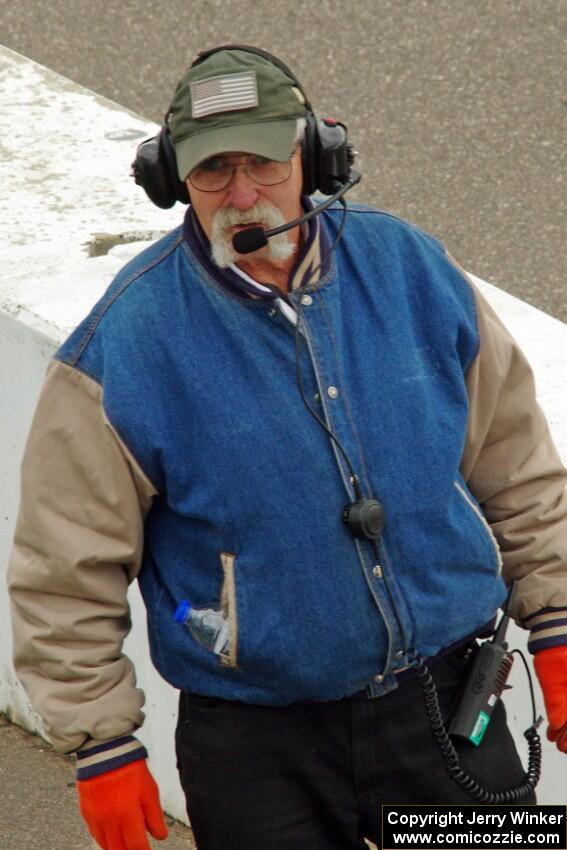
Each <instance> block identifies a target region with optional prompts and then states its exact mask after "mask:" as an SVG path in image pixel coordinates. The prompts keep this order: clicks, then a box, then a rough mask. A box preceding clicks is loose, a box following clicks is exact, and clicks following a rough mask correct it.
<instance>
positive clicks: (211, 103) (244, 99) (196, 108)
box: [191, 71, 258, 118]
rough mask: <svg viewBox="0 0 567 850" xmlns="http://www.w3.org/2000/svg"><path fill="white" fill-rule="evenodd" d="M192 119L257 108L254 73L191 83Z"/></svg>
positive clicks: (242, 73) (227, 75)
mask: <svg viewBox="0 0 567 850" xmlns="http://www.w3.org/2000/svg"><path fill="white" fill-rule="evenodd" d="M191 102H192V106H193V118H204V117H205V116H206V115H214V114H215V113H217V112H233V111H235V110H238V109H253V107H255V106H258V87H257V85H256V72H255V71H243V72H241V73H239V74H223V75H222V76H220V77H208V78H207V79H206V80H197V81H196V82H194V83H191Z"/></svg>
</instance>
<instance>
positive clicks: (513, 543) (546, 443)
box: [462, 281, 567, 643]
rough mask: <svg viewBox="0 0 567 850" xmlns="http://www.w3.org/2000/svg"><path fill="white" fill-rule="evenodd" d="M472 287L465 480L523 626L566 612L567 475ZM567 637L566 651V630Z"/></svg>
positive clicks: (522, 371) (526, 384)
mask: <svg viewBox="0 0 567 850" xmlns="http://www.w3.org/2000/svg"><path fill="white" fill-rule="evenodd" d="M469 282H470V284H471V286H472V288H473V291H474V296H475V299H476V306H477V315H478V327H479V333H480V350H479V353H478V356H477V357H476V359H475V361H474V363H473V364H472V366H471V368H470V370H469V372H468V375H467V386H468V394H469V401H470V411H469V423H468V434H467V439H466V445H465V450H464V455H463V461H462V474H463V476H464V478H465V480H466V481H467V483H468V486H469V487H470V489H471V492H472V493H474V495H475V497H476V499H477V500H478V501H479V503H480V504H481V506H482V508H483V510H484V513H485V516H486V518H487V520H488V522H489V523H490V525H491V527H492V530H493V532H494V535H495V537H496V539H497V541H498V544H499V546H500V549H501V552H502V560H503V573H504V578H505V579H506V581H507V582H508V583H510V582H511V581H512V580H514V579H517V580H518V594H517V604H516V610H515V612H514V614H515V617H516V620H517V621H518V622H519V623H521V622H522V621H523V620H524V619H525V618H527V617H530V616H532V615H533V614H534V613H537V612H539V611H541V610H542V609H547V608H555V609H562V608H567V490H566V484H567V472H566V470H565V468H564V466H563V464H562V463H561V460H560V458H559V455H558V452H557V450H556V448H555V446H554V443H553V440H552V438H551V435H550V432H549V427H548V424H547V421H546V419H545V416H544V414H543V412H542V410H541V408H540V406H539V405H538V403H537V401H536V394H535V388H534V380H533V375H532V371H531V369H530V367H529V365H528V363H527V361H526V359H525V357H524V355H523V354H522V352H521V350H520V349H519V347H518V345H517V343H516V342H515V340H514V339H513V337H512V336H511V335H510V333H509V332H508V331H507V329H506V328H505V327H504V325H503V324H502V322H501V321H500V319H499V318H498V316H497V315H496V313H495V312H494V310H493V309H492V308H491V307H490V305H489V304H488V303H487V301H486V300H485V299H484V298H483V296H482V295H481V293H480V292H479V291H478V288H477V287H476V286H475V285H474V283H473V282H472V281H469ZM530 627H533V624H532V623H530ZM564 637H565V642H566V643H567V627H565V628H564Z"/></svg>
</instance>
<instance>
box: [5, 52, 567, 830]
mask: <svg viewBox="0 0 567 850" xmlns="http://www.w3.org/2000/svg"><path fill="white" fill-rule="evenodd" d="M0 81H1V85H0V116H1V121H2V125H3V132H2V142H1V144H0V187H1V190H0V191H1V192H2V209H3V212H4V219H3V221H2V223H1V224H0V252H1V253H0V256H1V257H2V263H1V267H0V400H1V402H0V403H1V410H2V413H1V416H0V453H1V454H0V456H1V463H0V483H1V486H0V529H1V533H0V711H4V712H7V713H8V714H9V715H10V716H11V717H12V719H13V720H14V721H15V722H17V723H20V724H21V725H22V726H24V727H26V728H29V729H32V730H34V731H39V732H41V722H40V720H39V718H37V717H36V716H35V715H34V713H33V711H32V710H31V708H30V706H29V703H28V700H27V698H26V696H25V694H24V692H23V689H22V688H21V686H20V685H19V683H18V682H17V680H16V678H15V676H14V673H13V669H12V665H11V638H10V629H9V612H8V600H7V595H6V590H5V581H4V571H5V568H6V563H7V560H8V556H9V552H10V547H11V540H12V535H13V528H14V521H15V517H16V511H17V504H18V489H19V483H18V482H19V466H20V460H21V456H22V451H23V447H24V443H25V439H26V436H27V432H28V428H29V424H30V419H31V415H32V413H33V410H34V407H35V403H36V399H37V396H38V393H39V389H40V386H41V384H42V381H43V376H44V373H45V369H46V367H47V363H48V361H49V359H50V357H51V355H52V354H53V352H54V351H55V349H56V348H57V347H58V345H59V344H60V343H61V342H62V341H63V340H64V339H65V338H66V336H67V335H68V333H69V332H70V331H71V330H72V329H73V328H74V327H75V325H76V324H77V322H78V321H79V320H80V319H81V318H82V317H83V316H84V315H85V313H87V312H88V310H89V309H90V307H91V306H92V304H93V303H94V302H95V301H96V300H97V299H98V297H99V296H100V295H101V294H102V293H103V292H104V290H105V289H106V287H107V286H108V284H109V282H110V280H111V278H112V276H113V275H114V274H115V273H116V272H117V271H118V269H119V268H120V266H122V265H123V264H124V263H125V262H126V261H127V260H128V259H129V258H130V257H131V256H133V255H134V254H135V253H137V252H138V251H139V250H140V249H141V248H142V247H143V244H144V243H147V242H148V241H152V240H153V239H154V238H156V237H157V236H158V235H160V234H161V233H162V232H165V231H167V230H169V229H170V228H171V227H173V226H176V225H177V224H178V223H179V221H180V218H181V211H180V209H179V208H174V209H173V210H171V211H167V212H164V211H162V210H158V209H157V208H155V207H153V206H152V205H151V204H150V203H149V201H148V200H147V199H146V198H145V195H144V193H143V192H142V191H141V190H140V189H139V188H137V187H136V186H135V185H134V183H133V181H131V180H130V179H129V178H128V173H129V170H130V162H131V160H132V157H133V152H134V149H135V145H136V144H137V142H138V141H140V140H141V139H142V138H144V137H145V136H147V135H149V134H151V133H153V132H154V131H155V127H154V126H153V125H151V124H148V123H147V122H145V121H144V120H143V119H141V118H140V117H139V116H137V115H134V114H132V113H131V112H128V111H127V110H125V109H123V108H121V107H119V106H118V105H116V104H114V103H112V102H110V101H108V100H105V99H104V98H102V97H99V96H97V95H95V94H93V93H92V92H89V91H87V90H86V89H83V88H81V87H80V86H77V85H75V84H74V83H72V82H70V81H69V80H67V79H65V78H63V77H60V76H59V75H57V74H55V73H53V72H52V71H50V70H48V69H46V68H43V67H41V66H39V65H37V64H35V63H34V62H31V61H29V60H28V59H26V58H24V57H22V56H19V55H17V54H15V53H13V52H12V51H9V50H7V49H5V48H1V47H0ZM479 285H480V286H481V288H482V289H483V290H484V291H485V294H486V295H487V297H488V299H489V300H490V301H491V302H492V304H493V305H494V307H495V308H496V309H497V311H498V312H499V314H500V315H501V316H502V318H503V320H504V321H505V322H506V324H507V325H508V326H509V328H510V330H511V331H512V332H513V333H514V335H515V336H516V337H517V339H518V340H519V341H520V343H521V344H522V346H523V348H524V350H525V351H526V353H527V355H528V357H529V359H530V360H531V362H532V365H533V367H534V370H535V372H536V378H537V380H538V387H539V395H540V401H541V404H542V406H543V407H544V409H545V410H546V413H547V415H548V418H549V421H550V425H551V428H552V431H553V433H554V436H555V439H556V442H557V444H558V446H559V449H560V451H561V453H562V456H563V457H564V458H567V426H566V425H565V423H566V422H567V415H566V414H567V400H566V393H565V376H566V375H567V326H566V325H564V324H563V323H561V322H559V321H557V320H555V319H553V318H551V317H550V316H547V315H545V314H543V313H541V312H540V311H538V310H536V309H534V308H533V307H529V306H528V305H526V304H524V303H522V302H520V301H518V299H516V298H513V297H512V296H510V295H507V294H506V293H504V292H502V291H501V290H499V289H497V288H496V287H493V286H491V285H490V284H488V283H486V282H484V281H479ZM130 601H131V606H132V615H133V629H132V632H131V634H130V636H129V638H128V640H127V643H126V647H125V650H126V652H127V654H128V655H130V657H131V658H132V660H133V661H134V663H135V665H136V669H137V672H138V680H139V683H140V685H141V687H142V688H143V689H144V691H145V693H146V700H147V702H146V714H147V721H146V724H145V725H144V727H143V729H142V730H141V732H140V737H141V738H142V739H143V740H144V742H145V743H146V745H147V747H148V749H149V752H150V753H151V765H152V770H153V771H154V773H155V775H156V778H157V779H158V782H159V784H160V788H161V792H162V799H163V802H164V806H165V808H166V809H167V811H168V812H170V814H172V815H173V816H174V817H177V818H179V819H181V820H186V815H185V806H184V801H183V799H182V795H181V791H180V788H179V784H178V781H177V776H176V771H175V761H174V753H173V730H174V723H175V716H176V708H177V696H176V693H175V692H174V691H173V689H171V688H170V687H169V686H168V685H167V684H166V683H165V682H163V681H162V680H161V679H160V677H159V676H158V675H157V673H156V672H155V671H154V670H153V668H152V666H151V664H150V661H149V653H148V648H147V639H146V634H145V617H144V611H143V605H142V602H141V599H140V596H139V593H138V591H137V588H136V587H133V588H132V590H131V599H130ZM514 642H515V643H517V644H518V645H525V636H524V634H523V633H522V632H521V631H520V630H519V629H515V627H514ZM512 682H513V684H514V688H513V690H512V692H511V693H510V695H509V696H508V697H507V698H506V704H507V706H508V711H509V715H510V717H511V722H512V727H513V730H514V734H515V736H516V737H517V740H518V745H519V748H520V752H521V753H522V754H525V742H524V739H523V737H522V735H521V732H522V731H523V729H525V728H526V727H527V726H528V725H529V723H530V717H531V715H530V705H529V696H528V688H527V684H526V680H525V675H524V674H523V672H522V670H521V665H520V664H516V665H515V668H514V671H513V674H512ZM538 694H539V692H538ZM539 707H540V711H541V707H542V702H541V697H539ZM544 749H545V762H544V777H543V779H542V783H541V785H540V792H539V797H540V801H541V802H546V803H560V802H564V796H565V795H564V790H563V788H562V786H561V783H560V781H559V779H560V776H563V777H565V770H566V767H567V761H565V760H564V759H565V757H563V759H562V757H561V756H560V755H559V754H557V753H556V751H555V750H554V749H553V748H552V747H551V746H550V745H548V744H545V745H544Z"/></svg>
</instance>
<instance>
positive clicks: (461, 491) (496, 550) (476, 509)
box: [454, 481, 502, 574]
mask: <svg viewBox="0 0 567 850" xmlns="http://www.w3.org/2000/svg"><path fill="white" fill-rule="evenodd" d="M454 484H455V488H456V490H457V492H458V493H459V495H460V496H461V498H463V499H464V501H465V502H466V503H467V505H468V506H469V508H470V509H471V510H472V511H473V513H474V514H476V516H477V517H478V519H479V521H480V522H481V523H482V525H483V527H484V530H485V531H486V533H487V534H488V537H489V539H490V542H491V544H492V546H493V548H494V553H495V555H496V562H497V564H498V574H501V573H502V553H501V552H500V547H499V545H498V541H497V540H496V537H495V536H494V532H493V530H492V529H491V527H490V525H489V523H488V521H487V519H486V517H485V515H484V514H483V512H482V510H481V509H480V506H479V505H478V504H477V503H476V502H475V500H474V499H473V497H472V496H471V495H470V494H469V493H468V492H467V490H466V489H465V488H464V487H463V486H462V485H461V484H459V482H458V481H455V482H454Z"/></svg>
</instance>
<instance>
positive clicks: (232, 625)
mask: <svg viewBox="0 0 567 850" xmlns="http://www.w3.org/2000/svg"><path fill="white" fill-rule="evenodd" d="M220 559H221V565H222V571H223V584H222V590H221V609H222V612H223V614H224V616H225V617H226V619H227V620H228V634H229V640H228V647H227V648H226V649H225V651H224V652H223V653H221V654H220V655H219V659H220V662H221V664H223V665H224V666H225V667H238V615H237V610H236V583H235V575H234V562H235V560H236V557H235V555H234V554H233V553H232V552H221V553H220Z"/></svg>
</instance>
